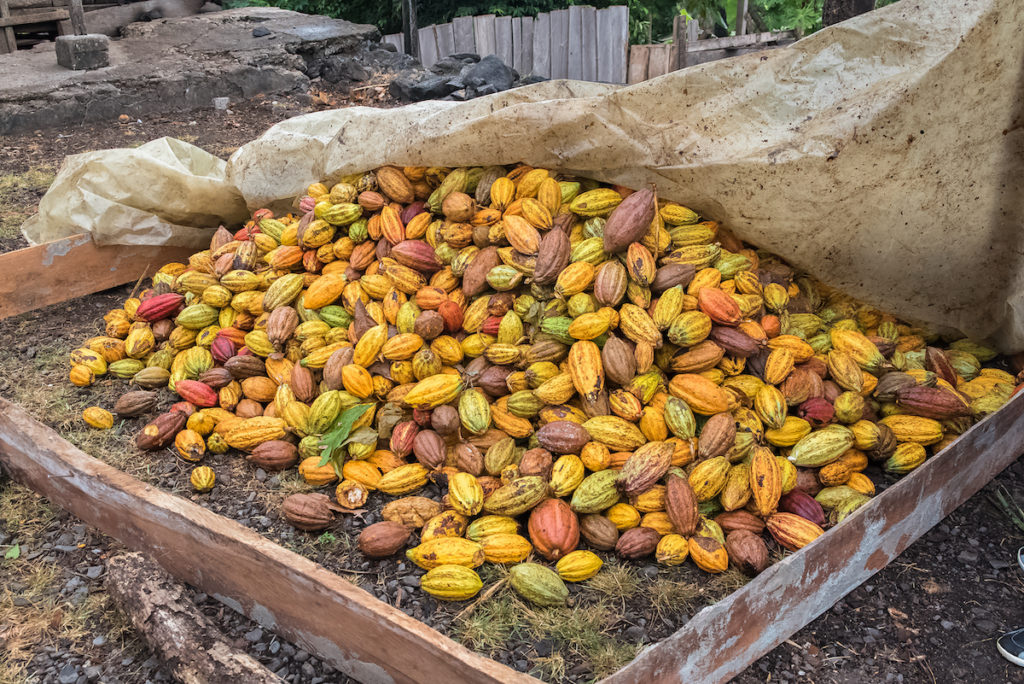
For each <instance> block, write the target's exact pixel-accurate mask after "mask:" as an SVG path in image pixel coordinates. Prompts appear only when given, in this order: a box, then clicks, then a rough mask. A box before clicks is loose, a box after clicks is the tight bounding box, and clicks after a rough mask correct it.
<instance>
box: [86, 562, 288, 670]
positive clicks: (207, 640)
mask: <svg viewBox="0 0 1024 684" xmlns="http://www.w3.org/2000/svg"><path fill="white" fill-rule="evenodd" d="M106 588H107V592H108V593H109V594H110V595H111V597H113V599H114V602H115V603H116V604H117V605H118V607H119V608H120V609H121V611H122V612H124V613H125V614H126V615H128V616H129V617H130V618H131V621H132V624H133V625H134V626H135V629H137V630H138V631H139V633H141V634H142V636H143V637H145V639H146V642H147V643H148V644H149V646H150V648H152V649H153V651H154V652H155V653H156V654H157V656H158V657H159V658H161V659H162V660H163V661H164V662H165V663H167V666H168V668H169V669H170V671H171V674H172V675H173V676H174V678H175V679H177V680H178V681H180V682H185V683H186V684H213V683H216V684H235V683H237V684H243V683H249V682H251V683H253V684H280V682H281V680H280V678H278V677H277V676H276V675H275V674H274V673H273V672H271V671H270V670H268V669H267V668H265V667H263V665H261V664H260V663H259V662H258V661H257V660H256V659H254V658H252V657H251V656H249V655H248V654H246V653H242V652H241V651H238V650H236V649H235V648H234V647H233V646H232V645H231V644H229V643H228V641H227V640H226V639H225V638H224V635H223V634H221V633H220V631H218V630H217V629H216V628H215V627H214V626H213V625H211V624H210V622H209V621H208V620H207V619H206V616H205V615H203V614H202V613H200V612H199V610H198V609H197V608H196V607H195V605H194V604H193V603H192V601H191V600H190V599H189V598H188V597H187V596H185V595H184V591H183V590H184V587H183V586H182V585H181V584H179V583H178V582H176V581H175V580H174V579H173V578H172V577H171V576H170V575H168V574H167V573H166V572H164V571H163V569H162V568H161V567H160V566H158V565H156V564H155V563H153V562H152V561H149V560H147V559H146V558H144V557H143V556H142V554H139V553H126V554H123V555H121V556H117V557H116V558H112V559H111V560H110V562H109V563H108V564H107V581H106Z"/></svg>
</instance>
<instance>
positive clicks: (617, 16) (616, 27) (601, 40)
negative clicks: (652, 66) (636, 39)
mask: <svg viewBox="0 0 1024 684" xmlns="http://www.w3.org/2000/svg"><path fill="white" fill-rule="evenodd" d="M628 50H629V10H628V9H626V8H625V7H606V8H605V9H601V10H598V11H597V80H598V81H601V82H603V83H625V82H626V69H627V65H628V63H629V59H628ZM644 69H645V70H646V66H645V67H644Z"/></svg>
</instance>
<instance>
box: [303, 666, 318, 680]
mask: <svg viewBox="0 0 1024 684" xmlns="http://www.w3.org/2000/svg"><path fill="white" fill-rule="evenodd" d="M302 674H303V676H304V677H307V678H309V677H312V676H313V675H315V674H316V670H314V669H313V666H312V665H310V664H309V663H302Z"/></svg>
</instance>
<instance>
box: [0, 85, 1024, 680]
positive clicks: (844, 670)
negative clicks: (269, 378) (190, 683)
mask: <svg viewBox="0 0 1024 684" xmlns="http://www.w3.org/2000/svg"><path fill="white" fill-rule="evenodd" d="M323 97H324V98H325V99H324V102H326V101H327V100H326V98H328V97H333V96H328V95H324V96H323ZM303 111H308V107H306V106H303V105H300V104H298V103H294V102H276V103H274V102H266V101H259V100H257V101H253V102H250V103H247V104H246V105H245V106H240V107H236V110H235V112H233V113H230V114H225V113H223V112H213V111H209V112H194V113H192V114H189V115H186V116H183V117H167V118H154V119H150V120H146V121H141V122H140V121H132V122H123V123H122V122H111V124H110V125H104V126H99V125H96V126H90V127H80V128H73V129H68V130H61V131H45V132H37V133H35V134H32V135H23V136H10V137H9V138H8V139H6V140H5V151H7V152H8V154H7V155H6V157H5V162H4V169H3V172H2V174H0V178H3V179H6V178H8V177H9V176H10V177H18V178H23V177H25V175H26V174H37V175H35V176H32V177H31V180H30V181H28V182H20V181H17V180H15V181H11V182H10V183H8V184H7V185H4V184H0V193H4V194H3V195H2V196H0V202H2V204H3V208H2V209H0V211H2V212H3V214H0V218H3V217H5V216H9V215H10V214H11V213H14V212H20V213H21V214H27V213H29V212H31V210H32V208H33V206H34V204H35V203H36V202H38V199H39V197H41V195H42V194H43V192H44V190H45V182H48V181H45V178H46V176H45V174H46V173H51V174H52V173H53V172H55V171H56V169H57V167H58V166H59V164H60V161H61V159H62V158H63V157H64V156H65V155H67V154H73V153H77V152H82V151H87V150H92V149H101V148H105V147H114V146H125V145H131V144H138V143H142V142H145V141H147V140H150V139H152V138H156V137H159V136H162V135H173V136H176V137H179V138H184V139H186V140H188V141H189V142H192V143H194V144H196V145H199V146H201V147H203V148H205V149H207V150H209V151H211V152H212V153H214V154H218V155H220V156H227V155H228V154H230V152H232V151H233V150H234V149H235V147H237V146H238V145H240V144H242V143H243V142H246V141H248V140H250V139H252V138H253V137H256V136H257V135H258V134H259V133H261V132H262V131H263V130H264V129H265V128H266V127H267V126H269V125H272V124H273V123H275V122H276V121H279V120H281V119H284V118H287V117H289V116H292V115H295V114H297V113H301V112H303ZM8 186H11V187H15V188H16V190H14V191H10V192H8V191H6V190H5V188H7V187H8ZM0 227H2V224H0ZM21 246H24V243H23V241H22V240H21V238H20V236H13V235H4V234H3V232H2V231H0V251H8V250H10V249H16V248H18V247H21ZM129 290H130V288H129V287H123V288H117V289H115V290H111V291H108V292H104V293H100V294H97V295H92V296H89V297H84V298H81V299H78V300H74V301H72V302H68V303H64V304H60V305H56V306H53V307H49V308H47V309H44V310H41V311H37V312H33V313H29V314H25V315H22V316H18V317H15V318H12V319H9V320H7V321H3V322H0V396H3V397H5V398H8V399H12V400H14V401H16V402H18V403H19V404H22V405H24V406H26V407H27V408H28V409H29V410H30V411H31V412H32V413H33V414H35V415H36V416H37V417H38V418H39V419H40V420H42V421H43V422H45V423H47V424H48V425H50V426H51V427H54V428H55V429H57V430H58V431H60V432H61V434H62V435H63V436H65V437H66V438H67V439H69V440H70V441H72V442H73V443H75V444H77V445H79V446H80V447H81V448H83V449H84V450H86V451H87V452H89V453H92V454H93V455H96V456H97V457H100V458H103V459H104V460H107V461H108V462H111V463H113V464H114V465H116V466H118V467H120V468H123V469H124V470H126V471H128V472H130V473H132V474H133V475H135V476H136V477H139V478H141V479H143V480H145V481H147V482H150V483H152V484H154V485H156V486H160V487H162V488H164V489H167V490H169V491H173V492H175V493H177V494H179V495H181V496H185V497H188V498H190V499H192V500H194V501H197V502H198V503H200V504H201V505H204V506H206V507H208V508H210V509H211V510H213V511H216V512H218V513H220V514H222V515H225V516H228V517H231V518H233V519H236V520H238V521H239V522H241V523H242V524H245V525H247V526H249V527H251V528H253V529H255V530H256V531H258V532H259V533H261V534H263V535H265V536H267V537H268V538H270V539H272V540H274V541H276V542H278V543H280V544H282V545H283V546H285V547H287V548H290V549H292V550H294V551H296V552H299V553H301V554H303V555H306V556H308V557H310V558H312V559H313V560H316V561H317V562H320V563H323V564H324V565H325V566H326V567H328V568H329V569H331V570H333V571H335V572H338V573H339V574H340V575H341V576H343V577H346V578H348V579H350V580H351V581H352V582H353V583H355V584H356V585H358V586H361V587H363V588H364V589H366V590H367V591H370V592H372V593H374V594H375V595H376V596H377V597H378V598H380V599H381V600H385V601H388V602H389V603H391V604H393V605H396V606H398V607H399V608H400V609H401V610H403V611H405V612H406V613H408V614H410V615H412V616H414V617H416V618H418V619H421V620H423V621H424V622H426V623H427V624H429V625H431V626H433V627H435V628H437V629H439V630H440V631H443V632H445V633H448V634H450V635H451V636H453V637H455V638H457V639H459V640H461V641H463V642H464V643H467V645H469V646H471V647H472V648H475V649H477V650H479V651H481V652H483V653H486V654H488V655H490V656H491V657H494V658H495V659H497V660H499V661H501V662H504V663H506V664H508V665H510V666H512V667H515V668H517V669H520V670H525V671H530V672H532V673H533V674H535V675H538V676H543V677H544V678H545V679H549V680H561V681H588V680H591V679H594V678H597V677H600V676H604V675H607V674H610V673H611V672H613V671H614V670H615V669H617V668H618V667H620V666H621V665H622V664H624V663H625V662H627V661H628V660H629V659H630V658H631V657H633V655H634V654H635V653H636V652H637V650H638V649H639V648H641V647H642V646H643V645H645V644H649V643H652V642H654V641H657V640H658V639H661V638H664V637H665V636H667V635H668V634H670V633H671V632H673V631H674V630H676V629H678V627H679V626H681V625H682V624H683V623H685V621H686V620H687V619H688V617H689V616H690V615H693V614H694V613H695V612H696V611H697V610H699V609H700V607H701V606H703V605H706V604H708V603H710V602H713V601H714V600H716V599H717V598H720V597H721V596H724V595H725V594H727V593H728V592H729V591H731V590H733V589H734V588H736V587H738V586H739V585H740V584H742V582H743V581H744V580H743V578H742V577H741V576H739V575H737V574H735V573H733V572H729V573H726V574H725V575H722V576H718V577H716V578H710V576H708V575H704V574H702V573H698V572H697V571H696V570H695V569H692V568H690V567H689V566H684V567H681V568H674V569H668V568H663V567H657V566H655V565H653V564H650V563H643V562H640V563H633V564H629V565H623V564H618V563H616V562H615V561H614V559H612V558H606V559H605V560H606V566H605V568H604V570H603V571H602V573H601V575H599V577H602V578H603V580H602V582H600V583H597V584H595V583H594V581H593V580H592V581H591V582H589V583H587V586H586V588H579V587H573V588H572V591H573V601H572V608H571V609H569V610H566V611H537V610H532V609H530V608H528V607H526V606H525V605H523V604H522V603H521V602H519V601H518V599H516V598H515V597H514V595H513V594H512V593H511V591H509V590H508V589H507V587H506V588H503V589H501V590H500V591H498V592H497V593H496V594H495V595H494V596H493V597H491V599H489V600H488V601H486V602H483V603H481V604H480V605H479V606H478V607H477V608H476V609H475V610H474V611H473V612H472V613H471V614H470V615H469V616H468V617H465V616H463V617H460V618H458V619H453V618H454V617H455V615H456V613H458V612H459V611H461V610H462V609H463V608H464V607H465V606H464V605H463V604H456V605H454V606H448V605H439V604H438V603H437V602H435V601H433V600H432V599H430V597H428V596H426V595H425V594H424V593H423V592H422V591H420V590H419V588H418V584H419V580H418V577H419V576H420V575H422V571H421V570H419V569H418V568H416V567H415V566H413V565H412V564H411V563H400V562H396V560H395V559H390V560H387V561H384V562H373V561H369V560H367V559H365V558H363V557H362V555H361V554H359V553H358V551H356V550H355V549H354V543H353V539H354V533H355V532H356V531H357V530H358V529H360V528H361V527H363V526H365V525H367V524H370V523H372V522H375V521H376V520H378V519H379V508H380V506H381V504H382V503H384V501H383V499H384V497H381V496H380V495H371V498H370V501H369V502H368V505H367V506H366V509H367V510H366V512H365V513H364V514H362V515H360V516H340V517H339V518H338V519H337V520H336V522H335V524H334V526H333V527H332V528H330V529H329V530H327V531H326V532H325V533H323V534H317V535H313V534H308V533H301V532H297V531H295V530H293V529H292V528H291V527H290V526H288V525H287V524H285V523H284V522H283V521H282V520H281V519H280V518H279V516H278V513H277V508H278V506H277V504H278V503H279V502H280V500H281V499H282V498H283V497H284V496H285V495H287V494H290V493H293V492H295V491H304V490H306V489H307V486H306V485H305V484H304V483H303V482H301V480H300V479H299V478H298V477H297V475H296V474H295V473H294V471H291V472H286V473H283V474H273V473H267V472H264V471H262V470H260V469H256V468H253V467H252V466H250V465H249V464H247V463H245V462H244V460H242V459H240V458H238V456H237V455H230V454H226V455H221V456H216V455H210V456H207V458H206V459H205V461H204V464H206V465H210V466H211V467H213V469H214V470H215V472H216V473H217V486H216V487H215V488H214V490H213V491H212V492H211V493H209V494H205V495H201V494H196V493H194V492H193V491H192V490H191V489H190V487H189V486H188V473H189V470H190V468H191V466H190V465H189V464H186V463H185V462H183V461H181V460H180V459H177V458H175V457H174V456H173V455H172V454H171V453H169V452H155V453H141V452H138V451H137V450H136V449H135V448H134V445H133V444H132V442H131V440H132V437H133V435H134V432H135V431H136V430H137V429H138V428H139V427H140V426H141V425H142V423H143V422H144V419H137V420H134V421H125V422H120V423H118V424H117V425H116V426H115V429H113V430H109V431H105V432H99V431H94V430H91V429H89V428H87V427H84V426H83V424H82V423H81V420H80V418H79V416H80V413H81V410H82V409H83V408H84V407H86V406H89V405H100V406H106V407H109V406H110V405H111V404H112V403H113V401H114V400H115V399H116V397H117V396H119V395H120V394H121V393H123V392H124V391H125V390H126V383H125V382H124V381H118V380H111V379H108V380H103V381H102V382H100V383H98V384H97V385H95V386H93V387H91V388H88V389H79V388H74V387H72V386H70V385H69V384H68V383H67V382H66V379H65V373H66V366H65V359H66V355H67V353H68V351H69V350H71V349H73V348H75V347H77V346H78V345H79V343H80V342H81V340H82V339H84V338H86V337H88V336H90V335H93V334H96V333H97V331H98V325H97V321H99V320H100V318H101V316H102V314H103V313H104V312H105V311H107V310H108V309H110V308H114V307H116V306H119V305H120V303H121V302H122V301H123V300H124V298H125V297H126V296H128V292H129ZM165 395H166V393H165ZM169 401H170V400H169V398H168V399H167V402H168V403H169ZM999 487H1002V488H1005V490H1006V491H1007V492H1009V494H1010V495H1011V496H1012V497H1013V498H1014V499H1016V501H1017V502H1019V503H1022V504H1024V463H1022V462H1021V461H1019V460H1018V461H1017V462H1016V463H1015V464H1014V465H1012V466H1011V467H1010V468H1008V469H1007V470H1006V471H1004V472H1003V473H1002V474H1000V475H999V476H998V477H997V478H996V479H995V480H994V481H993V482H992V483H991V484H990V485H988V486H987V487H986V488H985V490H984V491H983V492H981V493H979V494H978V495H976V496H975V497H973V498H972V499H971V500H969V501H968V502H967V503H965V504H964V505H963V506H961V507H960V508H959V509H958V510H957V511H955V512H954V513H953V514H951V515H950V516H949V517H948V518H947V519H946V520H944V521H943V522H942V523H941V524H940V525H939V526H937V527H936V528H935V529H933V530H932V531H931V532H929V533H928V534H927V535H926V536H925V537H923V538H922V539H921V540H919V541H918V542H917V543H916V544H914V545H913V546H912V547H911V548H910V549H908V550H907V551H906V552H905V553H903V554H902V555H901V556H900V557H899V558H898V559H897V560H896V561H895V562H893V563H892V564H891V565H890V566H888V567H887V568H885V569H884V570H882V571H881V572H880V573H878V574H877V575H876V576H875V577H874V578H872V579H871V580H869V582H868V583H866V584H864V585H862V586H861V587H859V588H858V589H856V590H855V591H854V592H852V593H851V594H850V595H848V596H847V597H846V598H844V599H843V600H842V601H840V602H839V603H838V604H836V606H834V607H833V608H832V609H830V610H829V611H828V612H826V613H825V614H824V615H822V616H821V617H819V618H818V619H817V620H815V621H814V622H813V623H811V624H810V625H809V626H808V627H806V628H805V629H803V630H801V631H800V632H798V633H797V634H795V635H793V636H792V637H791V639H789V640H788V641H787V642H785V643H784V644H782V645H781V646H779V647H778V648H776V649H774V650H773V651H772V652H770V653H769V654H767V655H766V656H764V657H763V658H761V659H760V660H759V661H757V662H756V663H755V664H754V665H752V666H751V667H750V668H748V669H747V671H745V672H744V673H743V674H742V675H740V676H739V677H738V678H737V680H736V681H738V682H743V683H752V682H764V681H794V682H795V681H813V682H867V681H872V682H874V681H879V682H881V681H885V682H890V681H895V682H903V681H907V682H918V681H920V682H929V681H932V682H976V681H989V682H1020V681H1024V670H1022V669H1021V668H1017V667H1015V666H1013V665H1011V664H1009V663H1008V662H1007V661H1005V660H1003V659H1002V658H1001V657H1000V656H999V655H998V653H997V652H996V650H995V646H994V640H995V638H996V637H997V636H998V635H999V634H1001V633H1002V632H1003V631H1005V630H1008V629H1011V628H1014V627H1018V626H1021V625H1024V609H1022V607H1024V573H1022V572H1021V571H1020V569H1019V568H1018V567H1017V565H1016V562H1015V556H1016V550H1017V548H1018V547H1019V546H1021V545H1024V530H1022V529H1020V528H1017V527H1014V526H1013V524H1012V523H1011V522H1010V520H1009V518H1008V517H1007V516H1006V515H1005V513H1004V512H1003V511H1002V510H1001V509H1000V507H998V506H996V505H995V504H994V503H993V499H992V497H993V494H994V492H995V491H996V489H997V488H999ZM425 493H426V495H433V496H435V497H436V496H439V495H440V492H439V491H437V490H436V488H435V487H429V488H428V490H427V491H426V492H425ZM13 545H17V546H16V548H17V549H18V551H17V553H18V556H19V557H17V558H12V557H9V558H8V559H7V560H0V579H2V582H0V647H2V648H0V681H8V680H10V681H31V682H37V681H40V682H41V681H47V682H48V681H61V682H85V681H97V680H102V681H112V682H143V681H165V680H167V679H168V675H167V673H166V672H165V671H164V670H162V668H161V664H160V662H159V660H158V659H157V658H155V657H154V656H153V655H152V654H151V653H150V652H149V651H148V649H147V648H146V646H145V644H144V643H142V642H141V641H140V639H139V637H138V636H137V635H136V634H135V633H134V631H133V630H132V629H131V627H130V625H127V624H125V622H124V620H123V618H121V617H120V615H119V614H118V613H117V612H116V611H115V610H114V609H113V607H112V605H111V603H110V601H109V599H108V598H107V597H106V594H105V592H104V590H103V578H104V572H105V559H107V558H109V557H110V556H112V555H114V554H116V553H117V552H118V551H120V550H121V549H122V546H121V545H120V544H119V543H118V542H116V541H115V540H113V539H110V538H109V537H106V536H105V535H103V534H101V533H99V532H97V531H96V530H93V529H91V528H89V527H88V526H86V525H84V524H82V523H81V522H80V521H78V520H76V519H75V518H73V517H72V516H70V515H68V514H66V513H64V512H63V511H61V510H60V509H59V508H58V507H57V506H56V505H54V504H51V503H49V502H46V501H45V500H42V499H40V498H39V497H36V496H35V495H33V494H32V493H31V492H29V491H28V490H27V489H26V488H24V487H21V486H20V485H16V484H14V483H11V482H9V481H0V550H6V551H7V554H8V556H11V552H10V549H12V548H15V546H13ZM488 567H490V566H488ZM486 572H487V573H488V574H487V575H485V577H484V580H485V585H490V584H492V583H493V582H495V581H500V575H501V571H500V569H493V568H491V569H489V570H487V571H486ZM192 596H193V600H195V601H196V603H197V605H199V606H200V607H201V609H202V610H203V611H204V612H205V613H206V614H207V615H209V616H210V617H212V618H213V619H214V621H215V623H216V624H217V625H218V626H219V627H220V628H221V629H222V630H224V632H225V633H226V634H227V635H229V637H230V638H233V639H235V640H236V643H237V645H238V646H239V647H240V648H245V649H247V650H249V651H250V652H251V653H252V654H253V655H254V656H255V657H257V658H258V659H259V660H260V661H261V662H263V663H265V664H266V665H268V667H270V668H271V669H272V670H273V671H275V672H278V673H279V674H280V675H281V676H282V677H283V678H285V679H286V680H287V681H292V682H312V683H314V684H315V683H316V682H320V681H332V682H333V681H347V678H345V677H344V675H342V674H341V673H339V672H336V671H334V670H333V669H332V668H331V667H330V666H328V665H326V664H324V663H320V662H318V661H317V659H316V658H315V657H312V656H310V654H308V653H306V652H304V651H302V650H301V649H299V648H298V647H296V646H294V645H291V644H289V643H287V642H286V641H284V640H281V639H279V638H278V637H277V636H276V635H274V634H273V633H272V632H270V631H267V630H264V629H262V628H260V627H259V626H258V625H256V624H255V623H253V622H252V621H250V620H248V619H247V618H245V617H243V616H240V615H238V614H236V613H234V612H233V611H231V610H227V609H226V608H225V607H224V606H223V605H221V604H220V603H218V602H216V601H215V600H213V599H211V598H209V597H206V596H205V595H202V594H199V593H195V592H194V593H193V594H192Z"/></svg>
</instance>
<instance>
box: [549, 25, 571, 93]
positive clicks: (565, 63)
mask: <svg viewBox="0 0 1024 684" xmlns="http://www.w3.org/2000/svg"><path fill="white" fill-rule="evenodd" d="M568 76H569V10H567V9H564V10H555V11H554V12H552V13H551V78H568Z"/></svg>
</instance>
